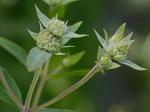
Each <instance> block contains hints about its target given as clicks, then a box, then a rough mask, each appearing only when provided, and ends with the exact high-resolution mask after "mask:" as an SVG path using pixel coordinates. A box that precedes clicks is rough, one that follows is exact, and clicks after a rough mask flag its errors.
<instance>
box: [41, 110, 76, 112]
mask: <svg viewBox="0 0 150 112" xmlns="http://www.w3.org/2000/svg"><path fill="white" fill-rule="evenodd" d="M39 112H75V111H72V110H66V109H43V110H40V111H39Z"/></svg>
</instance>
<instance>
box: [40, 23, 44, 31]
mask: <svg viewBox="0 0 150 112" xmlns="http://www.w3.org/2000/svg"><path fill="white" fill-rule="evenodd" d="M39 25H40V31H43V30H44V27H43V25H42V24H41V22H39Z"/></svg>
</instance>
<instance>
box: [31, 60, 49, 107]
mask: <svg viewBox="0 0 150 112" xmlns="http://www.w3.org/2000/svg"><path fill="white" fill-rule="evenodd" d="M48 67H49V60H48V61H47V62H46V63H45V67H44V73H43V75H42V79H41V81H40V83H39V85H38V89H37V92H36V95H35V98H34V101H33V107H35V106H37V104H38V103H39V100H40V97H41V93H42V90H43V88H44V84H45V81H46V79H47V75H48Z"/></svg>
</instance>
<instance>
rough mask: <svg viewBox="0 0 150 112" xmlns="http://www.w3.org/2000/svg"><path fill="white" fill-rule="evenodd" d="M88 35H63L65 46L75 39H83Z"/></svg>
mask: <svg viewBox="0 0 150 112" xmlns="http://www.w3.org/2000/svg"><path fill="white" fill-rule="evenodd" d="M86 36H88V35H86V34H76V33H74V32H67V33H66V34H65V35H63V42H62V43H63V45H64V44H66V43H67V42H69V41H70V40H71V39H73V38H81V37H86Z"/></svg>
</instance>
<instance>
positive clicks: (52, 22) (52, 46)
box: [29, 7, 87, 55]
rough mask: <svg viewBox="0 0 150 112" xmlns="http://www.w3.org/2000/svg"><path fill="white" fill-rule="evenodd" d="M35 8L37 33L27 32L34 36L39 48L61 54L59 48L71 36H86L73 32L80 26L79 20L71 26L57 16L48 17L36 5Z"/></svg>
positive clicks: (71, 37)
mask: <svg viewBox="0 0 150 112" xmlns="http://www.w3.org/2000/svg"><path fill="white" fill-rule="evenodd" d="M36 10H37V15H38V18H39V20H40V31H39V33H33V32H31V31H29V33H30V34H31V36H32V37H33V38H34V40H35V41H36V44H37V46H38V47H39V48H40V49H43V50H45V51H48V52H51V53H53V54H59V55H60V54H63V53H60V50H61V48H63V47H64V45H65V44H66V43H67V42H68V41H70V40H71V39H73V38H80V37H84V36H87V35H81V34H76V33H75V32H76V31H77V29H78V28H79V27H80V25H81V22H79V23H76V24H74V25H72V26H67V22H64V21H62V20H59V19H58V17H53V18H52V19H49V18H48V17H47V16H45V15H44V14H43V13H42V12H41V11H40V10H39V9H38V8H37V7H36ZM41 23H42V24H41ZM65 47H69V46H65Z"/></svg>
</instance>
